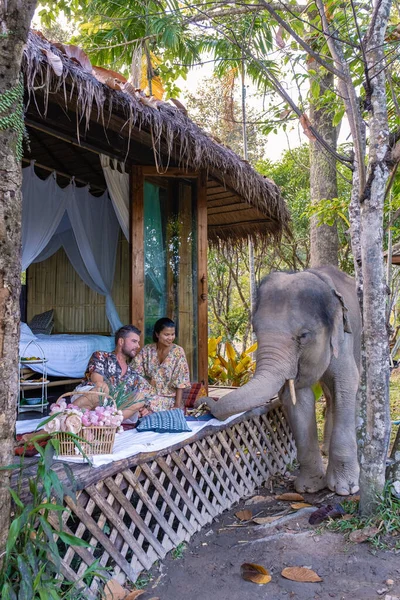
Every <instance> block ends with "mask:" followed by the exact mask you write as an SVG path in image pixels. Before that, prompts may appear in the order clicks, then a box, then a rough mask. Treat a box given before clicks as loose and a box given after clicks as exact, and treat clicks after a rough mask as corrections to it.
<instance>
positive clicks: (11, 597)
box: [1, 581, 17, 600]
mask: <svg viewBox="0 0 400 600" xmlns="http://www.w3.org/2000/svg"><path fill="white" fill-rule="evenodd" d="M1 600H17V594H16V593H15V592H14V590H13V588H12V587H11V585H10V584H9V582H8V581H6V582H5V583H4V584H3V589H2V590H1Z"/></svg>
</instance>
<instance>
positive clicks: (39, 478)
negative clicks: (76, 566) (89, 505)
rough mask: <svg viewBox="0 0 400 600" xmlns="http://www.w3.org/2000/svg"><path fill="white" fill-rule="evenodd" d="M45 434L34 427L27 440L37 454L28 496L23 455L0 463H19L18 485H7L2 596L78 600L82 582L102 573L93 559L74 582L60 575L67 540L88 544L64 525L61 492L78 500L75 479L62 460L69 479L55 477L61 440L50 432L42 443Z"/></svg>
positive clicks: (5, 598)
mask: <svg viewBox="0 0 400 600" xmlns="http://www.w3.org/2000/svg"><path fill="white" fill-rule="evenodd" d="M47 437H48V436H47V435H43V434H41V433H38V434H37V435H36V436H35V437H34V438H31V439H30V440H29V444H33V446H34V448H35V449H36V451H37V452H38V454H39V459H38V463H37V468H36V474H35V476H34V477H31V478H30V479H29V496H30V497H29V499H28V500H27V499H26V497H25V496H26V493H25V494H24V496H23V495H22V483H23V481H24V479H25V475H24V468H27V466H29V464H26V463H25V464H24V456H22V457H21V462H20V463H18V464H15V465H12V466H11V467H3V468H2V469H3V470H4V469H12V468H14V469H19V479H18V485H17V486H16V489H10V494H11V497H12V502H13V514H12V523H11V527H10V530H9V534H8V539H7V543H6V548H5V553H4V557H3V563H2V569H1V571H0V590H1V591H0V599H1V600H17V599H18V600H79V599H80V598H82V599H83V598H85V597H86V594H85V593H84V592H82V591H81V588H82V586H83V587H84V585H83V584H84V583H90V582H91V581H92V579H93V578H94V577H100V579H104V576H105V571H104V570H103V569H101V567H100V566H99V563H98V561H96V560H94V561H93V564H92V565H90V566H89V567H88V568H87V569H86V570H85V572H84V573H83V574H82V577H81V578H80V579H79V580H77V581H76V582H75V583H71V582H68V581H66V580H65V581H64V579H63V577H61V576H60V573H61V552H62V551H63V552H65V549H66V548H67V547H68V546H70V545H73V546H78V547H84V548H89V547H90V544H89V543H88V542H86V541H84V540H82V539H80V538H78V537H76V536H75V535H73V534H71V533H67V532H65V531H63V521H62V513H63V512H64V511H65V506H64V505H63V499H64V495H67V496H70V497H71V498H73V499H75V500H76V496H75V488H76V485H75V480H74V476H73V473H72V471H71V469H70V467H69V466H68V464H67V463H63V469H64V471H65V474H66V476H67V480H68V482H69V483H68V484H65V483H63V482H61V480H60V479H59V477H58V475H57V473H56V471H55V470H54V466H53V455H54V452H55V451H56V452H57V450H58V447H59V442H58V441H57V440H56V439H55V438H54V437H51V438H50V440H49V441H48V442H47V445H46V447H45V448H43V447H42V446H43V444H42V443H43V442H44V441H45V440H46V439H47ZM72 437H73V439H75V438H76V436H72ZM26 446H27V444H26V445H25V448H26ZM50 499H54V500H50Z"/></svg>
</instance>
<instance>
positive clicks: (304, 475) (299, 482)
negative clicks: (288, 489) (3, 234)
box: [294, 468, 326, 494]
mask: <svg viewBox="0 0 400 600" xmlns="http://www.w3.org/2000/svg"><path fill="white" fill-rule="evenodd" d="M294 487H295V490H296V492H309V493H310V494H312V493H314V492H319V490H323V489H324V487H326V482H325V473H324V472H323V471H317V472H315V473H310V472H307V471H303V472H302V469H301V468H300V474H299V476H298V477H297V478H296V481H295V482H294Z"/></svg>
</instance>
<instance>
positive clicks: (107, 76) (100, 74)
mask: <svg viewBox="0 0 400 600" xmlns="http://www.w3.org/2000/svg"><path fill="white" fill-rule="evenodd" d="M92 75H93V76H94V77H95V78H96V79H97V81H100V83H104V84H105V85H107V86H108V87H110V88H111V89H113V90H119V91H120V90H121V89H122V86H123V85H124V83H126V77H124V76H123V75H121V74H120V73H117V72H116V71H112V70H111V69H105V68H104V67H97V66H95V65H93V67H92Z"/></svg>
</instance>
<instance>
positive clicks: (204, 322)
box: [130, 165, 208, 386]
mask: <svg viewBox="0 0 400 600" xmlns="http://www.w3.org/2000/svg"><path fill="white" fill-rule="evenodd" d="M148 175H156V176H157V177H168V178H174V177H176V178H184V179H187V178H192V179H196V180H197V202H196V204H197V329H198V339H197V353H198V380H199V381H204V383H205V385H206V386H207V381H208V306H207V249H208V238H207V173H206V171H205V170H202V171H200V172H198V171H186V170H184V169H179V168H175V167H174V168H170V169H168V171H166V172H165V173H159V172H158V171H157V169H156V167H153V166H136V165H135V166H133V167H132V169H131V177H130V199H131V202H130V227H131V242H130V261H131V268H130V273H131V285H130V321H131V323H132V324H133V325H136V326H137V327H139V329H140V330H141V331H142V336H141V343H142V344H143V343H144V309H145V275H144V181H145V177H146V176H148Z"/></svg>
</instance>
